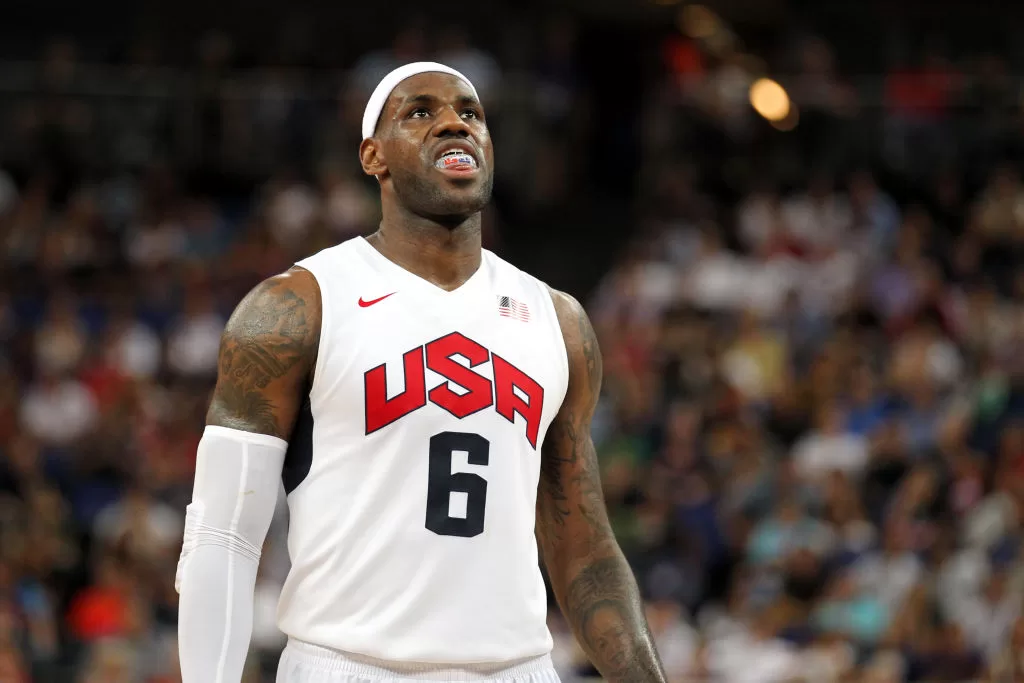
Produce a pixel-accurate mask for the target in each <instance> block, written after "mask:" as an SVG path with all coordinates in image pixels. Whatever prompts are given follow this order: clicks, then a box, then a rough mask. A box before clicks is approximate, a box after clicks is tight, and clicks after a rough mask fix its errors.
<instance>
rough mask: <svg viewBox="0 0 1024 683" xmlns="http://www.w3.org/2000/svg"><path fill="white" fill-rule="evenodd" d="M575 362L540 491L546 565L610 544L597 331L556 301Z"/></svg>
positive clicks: (545, 454)
mask: <svg viewBox="0 0 1024 683" xmlns="http://www.w3.org/2000/svg"><path fill="white" fill-rule="evenodd" d="M553 300H554V301H555V307H556V311H557V312H558V315H559V322H560V323H561V327H562V334H563V337H564V338H565V345H566V351H567V354H568V357H569V386H568V389H567V391H566V396H565V400H564V401H563V402H562V406H561V408H560V409H559V412H558V415H557V416H556V417H555V419H554V420H553V421H552V423H551V426H550V427H549V429H548V433H547V435H546V436H545V439H544V447H543V451H542V454H541V456H542V459H541V473H540V483H539V486H538V489H537V536H538V539H539V540H540V543H541V549H542V551H543V553H544V557H545V561H546V562H547V563H548V564H549V568H550V565H551V564H552V562H559V561H571V560H573V559H577V558H583V557H592V556H593V555H594V554H595V553H597V552H600V551H601V546H602V545H603V544H604V543H605V542H606V541H607V539H609V538H610V529H609V524H608V516H607V511H606V508H605V503H604V496H603V494H602V492H601V473H600V467H599V464H598V460H597V455H596V453H595V451H594V443H593V441H592V440H591V437H590V423H591V419H592V417H593V414H594V409H595V407H596V405H597V400H598V396H599V394H600V391H601V375H602V364H601V354H600V350H599V349H598V345H597V339H596V336H595V334H594V329H593V327H592V326H591V324H590V321H589V319H588V318H587V315H586V313H585V312H584V311H583V308H582V306H580V305H579V303H578V302H576V301H575V300H574V299H572V298H571V297H568V296H566V295H564V294H559V293H555V294H554V295H553Z"/></svg>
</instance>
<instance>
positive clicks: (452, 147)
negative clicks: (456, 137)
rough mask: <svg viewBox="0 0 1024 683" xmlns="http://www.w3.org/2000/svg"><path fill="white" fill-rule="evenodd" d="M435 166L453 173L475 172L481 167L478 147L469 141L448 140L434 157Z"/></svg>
mask: <svg viewBox="0 0 1024 683" xmlns="http://www.w3.org/2000/svg"><path fill="white" fill-rule="evenodd" d="M434 168H436V169H438V170H441V171H450V172H453V173H458V174H463V173H473V172H475V171H476V170H477V169H478V168H479V164H478V162H477V156H476V149H475V148H474V147H473V145H471V144H470V143H468V142H447V143H445V144H443V145H442V146H441V147H440V149H438V152H437V155H436V156H435V157H434Z"/></svg>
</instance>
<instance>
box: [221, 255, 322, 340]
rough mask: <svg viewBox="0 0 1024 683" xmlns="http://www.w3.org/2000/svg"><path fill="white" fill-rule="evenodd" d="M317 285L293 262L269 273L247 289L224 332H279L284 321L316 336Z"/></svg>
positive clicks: (317, 328) (318, 308)
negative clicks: (283, 269) (274, 273)
mask: <svg viewBox="0 0 1024 683" xmlns="http://www.w3.org/2000/svg"><path fill="white" fill-rule="evenodd" d="M321 307H322V303H321V298H320V286H319V285H318V284H317V281H316V278H315V277H313V274H312V273H310V272H309V271H308V270H307V269H305V268H303V267H301V266H298V265H295V266H292V267H291V268H289V269H288V270H286V271H284V272H282V273H278V274H276V275H272V276H270V277H268V278H266V279H265V280H263V281H262V282H260V283H259V284H258V285H256V286H255V287H253V288H252V289H251V290H249V293H248V294H246V295H245V297H243V298H242V300H241V301H240V302H239V303H238V305H237V306H236V307H235V311H234V313H232V315H231V318H230V320H229V321H228V324H227V327H226V330H225V331H226V332H227V333H231V332H232V331H235V332H241V333H246V334H253V333H257V332H259V331H260V330H264V331H271V330H276V331H280V328H281V326H282V324H284V323H285V322H287V323H289V324H290V325H291V326H292V328H293V329H292V330H291V332H292V333H293V334H301V335H303V336H306V337H312V336H319V332H320V330H319V327H320V316H321Z"/></svg>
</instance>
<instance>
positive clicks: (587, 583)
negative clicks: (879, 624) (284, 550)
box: [176, 63, 664, 683]
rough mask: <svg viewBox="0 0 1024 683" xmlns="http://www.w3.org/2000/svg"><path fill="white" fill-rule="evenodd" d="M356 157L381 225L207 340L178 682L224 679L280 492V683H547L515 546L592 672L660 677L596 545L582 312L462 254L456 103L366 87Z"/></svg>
mask: <svg viewBox="0 0 1024 683" xmlns="http://www.w3.org/2000/svg"><path fill="white" fill-rule="evenodd" d="M362 133H363V141H362V144H361V146H360V148H359V157H360V161H361V163H362V167H363V170H364V171H365V172H366V173H367V174H369V175H372V176H374V177H376V178H377V180H378V181H379V183H380V189H381V200H382V205H383V219H382V221H381V224H380V229H379V230H378V231H377V232H376V233H374V234H373V235H370V236H369V237H367V238H362V237H359V238H356V239H352V240H349V241H346V242H343V243H342V244H339V245H337V246H335V247H332V248H329V249H326V250H324V251H322V252H320V253H318V254H316V255H314V256H311V257H309V258H307V259H305V260H303V261H300V262H298V263H297V264H296V265H295V267H293V268H292V269H291V270H289V271H288V272H286V273H284V274H281V275H278V276H276V277H272V278H270V279H269V280H267V281H265V282H264V283H262V284H261V285H259V286H258V287H256V288H255V289H254V290H253V291H252V292H251V293H250V294H249V295H248V296H246V297H245V299H244V300H243V301H242V302H241V303H240V304H239V305H238V308H237V309H236V310H235V312H234V314H233V315H232V317H231V319H230V321H229V322H228V324H227V327H226V329H225V331H224V336H223V340H222V345H221V350H220V362H219V373H218V378H217V386H216V389H215V391H214V394H213V399H212V402H211V405H210V409H209V414H208V415H207V427H206V431H205V432H204V435H203V438H202V441H201V443H200V445H199V452H198V463H197V468H196V480H195V488H194V493H193V498H192V503H191V505H189V507H188V511H187V519H186V531H185V543H184V548H183V550H182V557H181V561H180V562H179V572H178V581H177V582H176V583H177V586H178V590H179V592H180V594H181V604H180V621H179V640H180V645H179V647H180V654H181V664H182V675H183V679H184V681H185V683H238V681H239V679H240V677H241V675H242V667H243V664H244V661H245V658H246V651H247V648H248V646H249V638H250V631H251V623H252V600H253V588H254V583H255V577H256V569H257V564H258V562H259V557H260V549H261V546H262V544H263V541H264V537H265V535H266V532H267V528H268V526H269V524H270V520H271V516H272V513H273V509H274V503H275V499H276V496H277V492H278V486H279V482H281V481H282V479H283V482H284V486H285V490H286V492H287V494H288V506H289V510H290V528H289V536H288V550H289V554H290V556H291V561H292V567H291V571H290V573H289V575H288V577H287V580H286V582H285V585H284V588H283V591H282V594H281V600H280V605H279V613H278V621H279V624H280V627H281V630H282V631H283V632H284V633H285V634H287V636H288V645H287V647H286V648H285V651H284V653H283V655H282V658H281V663H280V665H279V668H278V675H277V680H278V681H279V683H305V682H309V683H314V682H315V683H335V682H339V683H340V682H343V681H355V680H356V679H357V678H358V679H375V680H393V681H397V680H405V679H429V680H434V681H437V680H447V681H456V680H457V681H466V680H497V679H503V680H516V681H530V682H531V683H546V682H554V681H557V675H556V674H555V672H554V669H553V668H552V664H551V659H550V655H549V651H550V650H551V646H552V640H551V636H550V633H549V632H548V629H547V626H546V605H545V603H546V600H545V589H544V584H543V579H542V576H541V572H540V568H539V565H538V546H539V551H540V554H541V555H542V557H543V561H544V563H545V565H546V567H547V571H548V575H549V577H550V581H551V584H552V586H553V588H554V592H555V595H556V596H557V599H558V602H559V604H560V605H561V607H562V610H563V611H564V613H565V615H566V617H567V618H568V621H569V622H570V623H571V624H572V627H573V630H574V632H575V634H576V636H577V638H578V640H579V642H580V644H581V645H582V646H583V648H584V650H585V651H586V653H587V655H589V657H590V658H591V660H592V661H593V663H594V665H595V666H596V667H597V668H598V670H599V671H600V672H601V674H602V675H603V676H604V677H605V678H607V679H608V680H610V681H659V682H661V681H664V673H663V671H662V667H661V664H660V663H659V661H658V658H657V655H656V653H655V649H654V645H653V643H652V639H651V635H650V633H649V630H648V628H647V623H646V621H645V618H644V614H643V605H642V602H641V600H640V596H639V593H638V590H637V586H636V583H635V580H634V578H633V575H632V573H631V571H630V568H629V566H628V565H627V564H626V561H625V559H624V558H623V555H622V552H621V551H620V549H619V546H618V544H617V543H616V541H615V538H614V537H613V536H612V532H611V529H610V528H609V524H608V519H607V515H606V511H605V505H604V500H603V497H602V494H601V486H600V475H599V472H598V463H597V460H596V458H595V455H594V447H593V444H592V443H591V439H590V420H591V416H592V414H593V411H594V406H595V404H596V402H597V399H598V392H599V391H600V386H601V357H600V354H599V351H598V348H597V342H596V340H595V338H594V331H593V329H592V328H591V325H590V322H589V321H588V319H587V316H586V314H585V313H584V312H583V309H582V308H581V307H580V305H579V304H578V303H577V302H576V301H575V300H573V299H572V298H571V297H569V296H567V295H565V294H562V293H559V292H556V291H553V290H550V289H548V288H547V286H545V285H544V284H543V283H541V282H539V281H538V280H536V279H534V278H533V277H530V276H529V275H527V274H525V273H523V272H522V271H520V270H518V269H516V268H515V267H513V266H511V265H509V264H508V263H506V262H504V261H502V260H501V259H499V258H498V257H496V256H495V255H494V254H492V253H490V252H487V251H485V250H483V249H482V248H481V244H480V212H481V210H482V209H483V208H484V206H485V205H486V204H487V202H488V201H489V199H490V195H491V183H492V176H493V169H494V154H493V149H492V146H491V138H490V135H489V133H488V130H487V124H486V121H485V118H484V111H483V107H482V106H481V104H480V102H479V100H478V98H477V94H476V91H475V89H474V88H473V86H472V84H471V83H470V82H469V81H468V80H467V79H466V78H465V77H464V76H463V75H461V74H460V73H458V72H456V71H454V70H453V69H451V68H448V67H446V66H443V65H440V64H434V63H415V64H409V65H406V66H404V67H401V68H399V69H397V70H395V71H394V72H392V73H391V74H389V75H388V76H386V77H385V78H384V79H383V80H382V81H381V83H380V85H379V86H378V87H377V89H376V91H375V92H374V93H373V95H372V96H371V97H370V100H369V103H368V104H367V106H366V111H365V114H364V118H363V131H362Z"/></svg>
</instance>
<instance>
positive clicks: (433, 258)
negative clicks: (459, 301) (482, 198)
mask: <svg viewBox="0 0 1024 683" xmlns="http://www.w3.org/2000/svg"><path fill="white" fill-rule="evenodd" d="M387 219H388V217H387V216H385V217H384V220H383V221H381V224H380V229H379V230H378V231H377V232H375V233H373V234H372V235H370V236H369V237H367V241H368V242H369V243H370V244H371V245H373V247H374V248H375V249H376V250H377V251H379V252H380V253H381V254H382V255H383V256H384V257H385V258H388V259H390V260H391V261H394V262H395V263H397V264H398V265H400V266H402V267H403V268H405V269H406V270H408V271H409V272H411V273H413V274H415V275H417V276H419V277H421V278H423V279H424V280H427V281H428V282H432V283H434V284H435V285H437V286H438V287H441V288H442V289H447V290H449V291H451V290H453V289H457V288H458V287H459V286H460V285H462V284H463V283H464V282H465V281H466V280H468V279H469V278H470V277H472V275H473V273H475V272H476V270H477V268H479V267H480V250H481V233H480V214H474V215H473V216H470V217H469V218H468V219H466V220H465V221H463V222H462V223H460V224H458V225H457V226H455V227H448V226H445V225H441V224H439V223H436V222H434V221H431V220H428V219H425V218H422V217H419V216H407V215H403V216H402V220H401V221H394V220H392V221H389V220H387Z"/></svg>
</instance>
